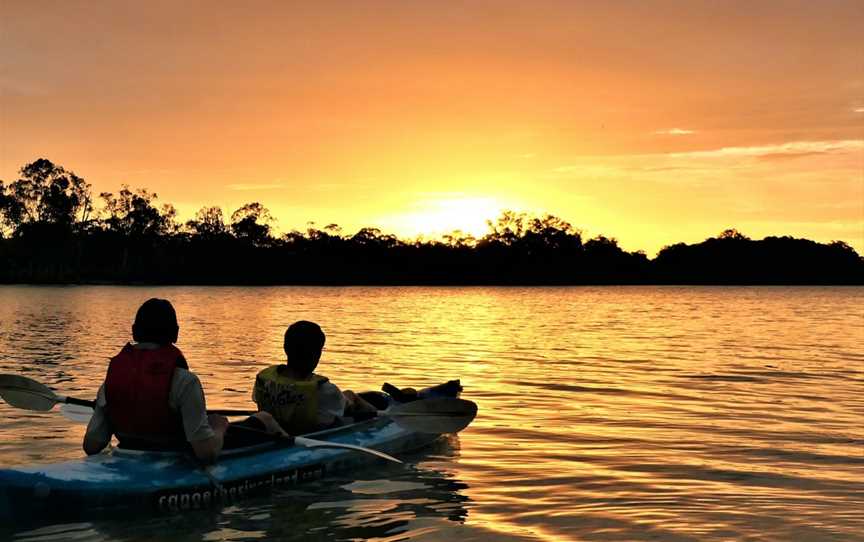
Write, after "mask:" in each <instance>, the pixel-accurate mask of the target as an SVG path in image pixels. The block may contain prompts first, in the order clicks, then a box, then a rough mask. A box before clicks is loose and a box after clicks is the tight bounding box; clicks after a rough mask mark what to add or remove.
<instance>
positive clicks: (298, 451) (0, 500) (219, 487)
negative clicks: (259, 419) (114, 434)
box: [0, 418, 439, 522]
mask: <svg viewBox="0 0 864 542" xmlns="http://www.w3.org/2000/svg"><path fill="white" fill-rule="evenodd" d="M307 436H308V437H310V438H314V439H316V440H326V441H331V442H336V443H344V444H354V445H358V446H363V447H367V448H373V449H375V450H379V451H382V452H385V453H388V454H391V455H396V456H398V455H400V454H403V453H406V452H410V451H413V450H417V449H420V448H422V447H424V446H427V445H429V444H430V443H431V442H432V441H434V440H435V439H436V438H438V436H439V435H435V434H424V433H416V432H413V431H409V430H406V429H404V428H402V427H400V426H398V425H397V424H396V423H394V422H392V421H391V420H389V419H386V418H377V419H373V420H369V421H365V422H360V423H356V424H353V425H348V426H345V427H341V428H338V429H332V430H328V431H322V432H318V433H314V434H310V435H307ZM381 462H382V460H381V459H378V458H375V457H374V456H371V455H368V454H365V453H360V452H355V451H350V450H345V449H338V448H306V447H303V446H299V445H293V446H288V445H285V444H278V443H273V444H263V445H257V446H253V447H249V448H243V449H238V450H231V451H229V452H226V453H224V454H223V455H222V456H220V458H219V461H218V463H217V464H215V465H211V466H209V467H202V466H200V465H199V464H197V463H196V462H195V461H194V460H193V459H192V458H191V457H190V456H188V455H185V454H178V453H170V452H139V451H129V450H121V449H116V448H115V449H113V450H112V451H110V452H108V453H103V454H100V455H96V456H91V457H88V458H84V459H81V460H78V461H69V462H65V463H54V464H48V465H35V466H22V467H16V468H9V469H2V470H0V520H2V521H3V522H13V521H28V520H32V519H34V518H47V517H58V516H61V515H62V516H66V517H75V518H81V517H84V516H87V515H99V514H102V513H105V512H111V513H113V512H114V511H119V510H123V509H125V510H133V511H136V512H145V511H146V512H154V511H156V512H172V511H180V510H191V509H200V508H207V507H212V506H222V505H225V504H230V503H232V502H234V501H236V500H239V499H241V498H243V497H244V496H246V495H251V494H254V493H261V492H266V491H268V490H271V489H274V488H279V487H287V486H292V485H295V484H300V483H303V482H306V481H309V480H314V479H318V478H321V477H323V476H325V475H326V474H328V473H331V472H339V471H347V470H354V469H357V468H362V467H364V466H367V465H369V464H374V463H381Z"/></svg>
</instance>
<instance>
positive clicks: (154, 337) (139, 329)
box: [132, 297, 180, 346]
mask: <svg viewBox="0 0 864 542" xmlns="http://www.w3.org/2000/svg"><path fill="white" fill-rule="evenodd" d="M179 332H180V326H178V325H177V313H176V312H174V307H172V306H171V303H170V302H169V301H168V300H166V299H156V298H155V297H154V298H152V299H148V300H147V301H145V302H144V304H143V305H141V307H140V308H139V309H138V312H137V313H136V314H135V323H134V324H132V338H133V339H134V340H135V342H139V343H156V344H160V345H163V346H164V345H166V344H172V343H176V342H177V334H178V333H179Z"/></svg>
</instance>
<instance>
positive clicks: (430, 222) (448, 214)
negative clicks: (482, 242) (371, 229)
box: [382, 197, 507, 238]
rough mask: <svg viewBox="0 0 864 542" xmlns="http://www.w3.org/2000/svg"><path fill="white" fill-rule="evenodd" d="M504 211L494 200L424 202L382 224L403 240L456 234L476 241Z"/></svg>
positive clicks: (451, 198)
mask: <svg viewBox="0 0 864 542" xmlns="http://www.w3.org/2000/svg"><path fill="white" fill-rule="evenodd" d="M506 208H507V206H506V205H504V204H502V203H501V202H500V201H498V200H497V199H496V198H488V197H450V198H442V199H427V200H421V201H420V202H418V203H417V206H416V209H415V210H412V211H409V212H407V213H404V214H398V215H394V216H393V217H391V218H389V219H384V220H383V221H382V223H383V224H384V226H385V227H389V228H392V229H393V231H395V232H397V234H399V235H400V236H404V237H416V236H418V235H423V236H425V237H433V238H434V237H438V236H440V235H443V234H447V233H451V232H453V231H456V230H458V231H460V232H462V233H463V234H469V235H472V236H474V237H475V238H479V237H482V236H483V235H485V234H486V233H487V232H488V230H489V226H488V225H487V223H486V221H487V220H494V219H495V218H496V217H497V216H498V215H499V214H501V211H503V210H504V209H506Z"/></svg>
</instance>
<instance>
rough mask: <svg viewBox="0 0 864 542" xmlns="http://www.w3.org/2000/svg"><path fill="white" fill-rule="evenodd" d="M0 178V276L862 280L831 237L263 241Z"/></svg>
mask: <svg viewBox="0 0 864 542" xmlns="http://www.w3.org/2000/svg"><path fill="white" fill-rule="evenodd" d="M20 173H21V178H20V179H18V180H17V181H15V182H14V183H11V184H8V185H7V184H5V183H3V182H0V281H5V282H37V283H38V282H58V283H69V282H88V281H96V282H109V283H138V282H157V283H159V282H165V283H185V284H190V283H192V284H198V283H200V284H646V283H652V284H653V283H659V284H862V283H864V259H862V258H861V257H860V256H859V255H858V254H857V253H856V252H855V250H854V249H853V248H852V247H850V246H849V245H848V244H846V243H844V242H843V241H833V242H831V243H827V244H822V243H816V242H814V241H810V240H807V239H794V238H792V237H788V236H784V237H766V238H764V239H762V240H755V239H750V238H749V237H747V236H746V235H744V234H742V233H741V232H739V231H737V230H735V229H731V228H730V229H727V230H724V231H723V232H721V233H720V234H719V235H718V236H717V237H712V238H709V239H706V240H705V241H703V242H701V243H696V244H693V245H687V244H684V243H678V244H674V245H670V246H667V247H664V248H663V249H662V250H661V251H660V253H659V254H658V255H657V257H656V258H655V259H654V260H649V259H648V258H647V257H646V256H645V254H644V253H642V252H640V251H637V252H628V251H625V250H623V249H622V248H621V247H620V246H619V245H618V241H617V240H616V239H615V238H613V237H608V236H605V235H597V236H595V237H594V238H592V239H589V240H587V241H583V234H582V231H580V230H579V229H577V228H574V227H573V226H572V224H571V223H570V222H568V221H566V220H563V219H562V218H559V217H556V216H553V215H549V214H546V215H540V216H533V215H529V214H527V213H520V212H516V211H510V210H508V211H504V212H502V213H501V215H500V216H499V217H497V218H496V219H495V220H490V221H488V222H487V224H488V226H489V231H488V233H487V234H486V235H483V236H481V237H479V238H475V237H473V236H471V235H467V234H465V233H464V232H460V231H458V230H457V231H453V232H450V233H448V234H445V235H443V236H442V237H441V239H440V240H436V239H431V240H424V239H423V238H417V239H415V240H413V241H403V240H400V239H399V238H397V237H396V236H395V235H391V234H388V233H384V232H382V231H381V230H380V229H378V228H374V227H365V228H360V229H359V230H358V231H357V232H356V233H353V234H351V233H345V232H343V230H342V228H340V227H339V226H338V225H337V224H328V225H327V226H325V227H324V228H323V229H318V228H317V227H315V223H314V222H309V223H308V225H307V228H306V230H305V231H303V232H301V231H296V230H295V231H291V232H288V233H286V234H284V235H282V236H281V237H280V238H278V239H276V238H274V237H273V229H272V223H273V222H274V219H273V217H272V216H271V214H270V212H269V211H268V210H267V208H266V207H264V206H263V205H262V204H261V203H259V202H252V203H247V204H246V205H243V206H242V207H240V208H239V209H237V210H236V211H234V212H233V213H232V214H231V223H230V224H228V225H226V223H225V222H226V221H225V218H224V216H223V213H222V209H221V208H219V207H216V206H210V207H202V208H201V209H200V210H199V211H198V212H197V213H196V214H195V217H194V218H193V219H191V220H189V221H187V222H186V223H185V225H184V226H183V228H182V229H181V227H180V225H178V224H177V221H176V217H177V211H176V209H175V208H174V206H173V205H171V204H167V203H166V204H162V205H159V204H158V203H157V199H158V198H157V195H156V194H154V193H151V192H149V191H148V190H146V189H144V188H139V189H136V190H132V189H131V188H129V186H128V185H122V186H121V189H120V190H119V192H117V193H116V194H115V193H111V192H103V193H102V194H100V201H101V206H100V208H99V209H98V212H96V216H97V218H96V219H94V218H92V214H93V213H94V205H93V203H92V197H91V194H90V185H89V184H87V183H86V182H84V180H83V179H82V178H80V177H78V176H77V175H75V174H74V173H72V172H70V171H67V170H65V169H63V168H62V167H60V166H58V165H55V164H53V163H51V162H50V161H48V160H46V159H38V160H36V161H34V162H32V163H30V164H27V165H25V166H24V167H23V168H22V169H21V171H20Z"/></svg>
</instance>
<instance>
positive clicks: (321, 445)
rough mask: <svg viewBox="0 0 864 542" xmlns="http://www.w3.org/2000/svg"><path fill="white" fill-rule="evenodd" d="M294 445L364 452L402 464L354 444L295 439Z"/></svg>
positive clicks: (388, 456) (385, 455)
mask: <svg viewBox="0 0 864 542" xmlns="http://www.w3.org/2000/svg"><path fill="white" fill-rule="evenodd" d="M294 443H295V444H299V445H300V446H305V447H307V448H345V449H346V450H354V451H355V452H363V453H364V454H369V455H374V456H375V457H380V458H381V459H386V460H387V461H392V462H394V463H402V461H400V460H398V459H396V458H395V457H393V456H392V455H387V454H385V453H384V452H379V451H378V450H373V449H372V448H364V447H363V446H355V445H354V444H343V443H341V442H327V441H326V440H315V439H311V438H306V437H294Z"/></svg>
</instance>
